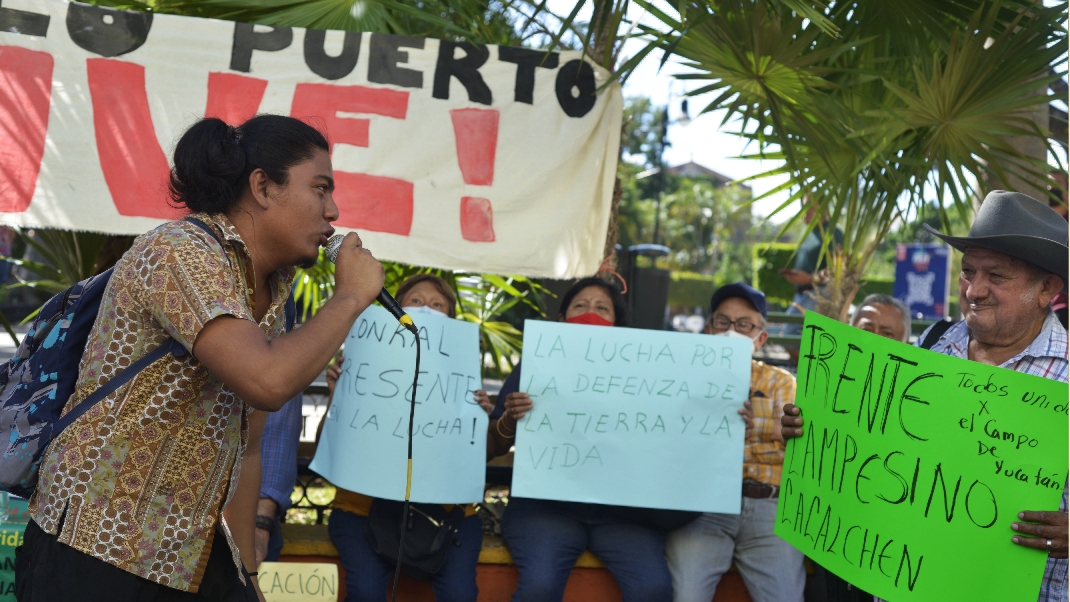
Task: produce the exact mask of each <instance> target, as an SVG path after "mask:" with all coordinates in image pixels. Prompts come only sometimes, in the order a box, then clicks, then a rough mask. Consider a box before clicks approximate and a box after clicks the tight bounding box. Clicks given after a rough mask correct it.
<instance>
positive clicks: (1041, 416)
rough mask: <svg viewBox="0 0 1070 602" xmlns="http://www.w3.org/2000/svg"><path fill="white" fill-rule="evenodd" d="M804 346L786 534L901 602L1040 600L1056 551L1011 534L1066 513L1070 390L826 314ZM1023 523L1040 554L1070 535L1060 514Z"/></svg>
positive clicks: (782, 513)
mask: <svg viewBox="0 0 1070 602" xmlns="http://www.w3.org/2000/svg"><path fill="white" fill-rule="evenodd" d="M802 343H803V344H802V351H801V355H800V358H801V359H800V363H799V389H798V395H797V404H798V407H790V406H789V407H787V408H785V417H784V418H783V420H782V422H781V424H782V426H783V433H784V436H785V437H794V436H795V435H796V434H797V433H799V431H801V436H799V437H797V438H793V439H791V440H790V441H789V443H788V449H787V455H786V457H785V460H784V468H785V471H784V479H783V483H782V487H783V488H782V492H781V497H780V503H779V506H778V512H777V528H776V534H777V535H779V536H780V537H782V538H784V539H785V540H787V541H788V542H789V543H791V544H792V545H794V546H795V547H797V548H799V549H800V550H802V551H803V552H804V553H806V554H807V555H808V556H810V557H811V558H813V559H814V560H816V561H817V562H819V563H821V565H822V566H825V567H826V568H828V569H830V570H832V571H833V572H835V573H837V574H839V575H840V576H842V577H843V578H844V579H846V580H847V581H848V582H850V583H853V584H855V585H857V586H859V587H861V588H863V589H865V590H866V591H870V592H873V593H875V594H877V595H879V596H881V597H883V598H887V599H893V600H896V601H897V602H898V601H899V600H982V599H983V600H1019V599H1029V598H1031V597H1035V596H1036V592H1037V590H1038V587H1039V584H1040V577H1041V574H1042V573H1043V570H1044V563H1045V555H1044V554H1038V553H1037V552H1035V551H1034V550H1029V549H1026V548H1025V547H1024V546H1015V545H1013V544H1012V543H1011V542H1010V541H1008V540H1009V539H1010V536H1011V535H1012V534H1013V531H1012V532H1011V533H1008V532H1007V531H1008V529H1007V527H1009V526H1010V525H1011V523H1012V522H1013V521H1014V517H1015V516H1016V515H1017V513H1018V512H1019V511H1020V510H1021V509H1022V508H1047V509H1055V508H1056V507H1057V506H1058V504H1059V498H1060V495H1061V494H1062V489H1063V486H1064V484H1065V482H1066V477H1067V462H1066V459H1065V450H1066V447H1067V428H1066V427H1067V423H1066V412H1067V402H1066V399H1067V386H1066V384H1065V383H1058V382H1055V381H1051V380H1047V379H1042V378H1038V377H1034V376H1029V375H1025V374H1020V373H1017V372H1013V371H1010V370H1005V369H1001V368H995V367H992V366H987V365H984V364H979V363H976V362H969V361H965V360H961V359H957V358H952V357H948V356H944V355H940V354H935V353H932V352H929V351H926V350H922V349H918V348H915V347H911V346H908V345H904V344H902V343H895V342H892V341H889V340H888V339H885V338H882V337H878V336H875V335H872V334H869V333H866V332H863V331H860V330H857V329H854V328H851V327H849V326H846V325H844V324H840V323H839V322H835V321H833V320H829V319H828V318H824V317H821V316H818V315H816V314H814V313H813V312H810V313H808V314H807V316H806V324H805V329H804V334H803V341H802ZM802 413H805V415H806V421H805V426H803V421H802V416H801V414H802ZM1030 519H1033V520H1038V521H1044V522H1049V526H1043V525H1025V524H1023V522H1022V521H1030ZM1065 520H1066V519H1065V515H1062V517H1061V521H1062V523H1063V524H1065ZM1018 524H1019V525H1020V527H1019V532H1020V533H1022V534H1023V536H1018V537H1020V540H1019V541H1020V542H1022V543H1024V544H1027V545H1028V546H1029V547H1033V548H1037V549H1041V550H1043V549H1045V548H1046V541H1047V539H1048V538H1049V537H1050V536H1051V535H1053V534H1055V535H1058V534H1059V532H1058V531H1057V530H1056V529H1059V527H1057V526H1056V525H1057V524H1058V521H1057V520H1056V517H1053V516H1051V515H1049V514H1047V513H1037V514H1033V513H1026V514H1025V515H1024V516H1023V517H1021V518H1020V519H1019V522H1018ZM1061 534H1062V538H1061V540H1060V541H1059V547H1060V548H1062V549H1065V548H1064V546H1065V541H1066V539H1065V527H1062V528H1061ZM1024 535H1039V536H1041V537H1043V539H1032V540H1030V539H1026V538H1025V537H1024ZM1052 540H1053V551H1060V550H1057V549H1056V548H1055V547H1054V543H1055V541H1056V538H1052ZM1008 575H1012V576H1013V578H1008ZM951 582H953V583H951Z"/></svg>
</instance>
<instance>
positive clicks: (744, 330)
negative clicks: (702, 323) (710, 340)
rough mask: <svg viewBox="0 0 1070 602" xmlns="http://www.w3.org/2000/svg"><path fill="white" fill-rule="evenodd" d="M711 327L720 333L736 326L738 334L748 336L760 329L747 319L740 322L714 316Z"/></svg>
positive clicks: (739, 320)
mask: <svg viewBox="0 0 1070 602" xmlns="http://www.w3.org/2000/svg"><path fill="white" fill-rule="evenodd" d="M710 325H711V326H713V328H714V330H720V331H723V330H728V327H729V326H735V327H736V332H738V333H739V334H746V335H749V334H750V333H752V332H754V329H755V328H758V325H757V324H755V323H754V322H751V321H750V320H748V319H746V318H740V319H738V320H729V319H728V318H726V317H724V316H714V317H713V319H712V320H710Z"/></svg>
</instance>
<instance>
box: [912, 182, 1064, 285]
mask: <svg viewBox="0 0 1070 602" xmlns="http://www.w3.org/2000/svg"><path fill="white" fill-rule="evenodd" d="M925 229H926V230H928V231H929V232H932V233H933V234H934V235H935V236H938V237H940V238H942V239H943V240H944V241H946V242H947V244H949V245H951V246H952V247H955V248H956V249H958V250H959V251H965V250H966V247H980V248H982V249H989V250H991V251H998V252H1000V253H1005V254H1007V255H1010V256H1011V257H1017V258H1018V259H1021V260H1022V261H1027V262H1029V263H1031V264H1033V265H1035V266H1037V267H1039V268H1041V269H1044V270H1047V271H1049V272H1051V273H1053V274H1055V275H1057V276H1059V277H1060V278H1062V279H1063V285H1064V286H1065V285H1066V283H1067V263H1068V262H1067V223H1066V220H1064V219H1063V218H1062V216H1060V215H1059V214H1058V213H1056V212H1055V210H1054V209H1052V208H1051V207H1048V205H1047V204H1045V203H1041V202H1040V201H1038V200H1036V199H1034V198H1032V197H1030V196H1026V195H1024V194H1022V193H1020V192H1007V191H1006V190H995V191H992V192H990V193H989V194H988V196H986V197H985V201H984V202H983V203H981V208H980V209H979V210H978V211H977V216H976V217H975V218H974V220H973V225H972V226H970V234H969V235H968V236H947V235H946V234H941V233H939V232H937V231H936V230H934V229H933V228H931V227H929V225H928V224H925Z"/></svg>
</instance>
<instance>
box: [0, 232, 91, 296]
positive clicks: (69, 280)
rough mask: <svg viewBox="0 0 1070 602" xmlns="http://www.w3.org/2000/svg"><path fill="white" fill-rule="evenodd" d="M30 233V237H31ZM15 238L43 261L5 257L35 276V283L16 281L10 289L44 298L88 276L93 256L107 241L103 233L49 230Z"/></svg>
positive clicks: (20, 234) (22, 234) (31, 281)
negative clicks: (35, 292)
mask: <svg viewBox="0 0 1070 602" xmlns="http://www.w3.org/2000/svg"><path fill="white" fill-rule="evenodd" d="M31 232H32V234H31ZM18 235H19V238H20V239H22V240H23V241H24V242H25V243H26V245H27V247H29V248H32V249H33V250H34V251H36V252H37V254H38V255H40V256H41V258H42V259H43V260H44V261H41V262H37V261H30V260H28V259H17V258H5V259H7V260H8V261H10V262H11V263H12V264H14V265H17V266H19V267H21V268H23V269H25V270H27V271H29V272H31V273H33V274H34V275H36V276H37V278H38V279H36V280H19V281H18V282H16V283H15V284H11V285H9V286H10V287H11V288H33V289H38V290H41V291H43V292H45V293H46V294H47V295H48V296H50V297H51V296H52V295H55V294H56V293H59V292H62V291H64V290H66V289H68V288H70V287H72V286H74V285H75V284H77V283H78V282H80V281H82V280H85V279H86V278H89V277H90V276H92V275H93V274H94V273H95V272H94V269H93V267H94V265H96V261H97V255H99V254H100V249H101V247H103V246H104V242H105V241H106V240H107V239H108V235H107V234H97V233H95V232H72V231H69V230H54V229H51V228H35V229H33V230H32V231H25V230H20V231H19V233H18Z"/></svg>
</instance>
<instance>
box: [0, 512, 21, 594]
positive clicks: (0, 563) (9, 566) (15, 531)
mask: <svg viewBox="0 0 1070 602" xmlns="http://www.w3.org/2000/svg"><path fill="white" fill-rule="evenodd" d="M25 531H26V525H25V524H22V523H0V602H9V601H10V602H15V548H17V547H19V546H20V545H22V535H23V532H25Z"/></svg>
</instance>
